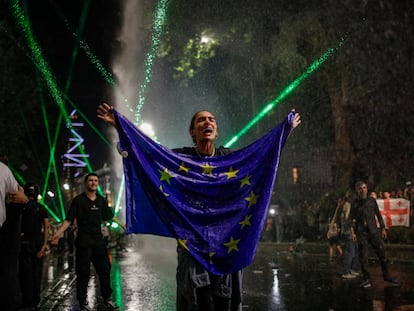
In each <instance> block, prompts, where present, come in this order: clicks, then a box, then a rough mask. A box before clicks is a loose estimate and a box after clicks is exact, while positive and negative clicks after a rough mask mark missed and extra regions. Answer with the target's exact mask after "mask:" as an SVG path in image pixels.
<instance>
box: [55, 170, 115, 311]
mask: <svg viewBox="0 0 414 311" xmlns="http://www.w3.org/2000/svg"><path fill="white" fill-rule="evenodd" d="M98 185H99V177H98V175H97V174H95V173H89V174H87V175H86V176H85V192H83V193H81V194H79V195H78V196H76V197H75V198H74V199H73V200H72V203H71V205H70V208H69V211H68V214H67V216H66V219H65V221H64V222H63V224H62V225H61V226H60V227H59V229H58V230H57V231H56V233H55V234H54V235H53V237H52V243H53V244H57V242H58V241H59V238H60V236H61V235H62V234H63V233H64V232H65V230H66V229H67V228H69V226H70V225H71V224H72V223H73V222H74V221H75V220H76V222H77V226H78V234H77V238H76V242H75V247H76V260H75V271H76V277H77V279H76V298H77V299H78V301H79V305H80V308H81V310H92V309H91V308H90V307H89V305H88V300H87V287H88V282H89V277H90V263H91V262H92V263H93V265H94V267H95V271H96V273H97V275H98V277H99V283H100V290H101V296H102V298H103V304H104V306H105V308H107V309H110V310H118V309H119V308H118V307H117V306H116V304H115V303H114V301H113V300H112V297H111V295H112V289H111V285H110V272H111V264H110V262H109V257H108V251H107V247H106V244H105V240H104V238H103V236H102V233H101V225H102V222H104V221H108V220H110V219H112V218H113V216H114V214H113V212H112V210H111V209H110V208H109V207H108V203H107V201H106V200H105V198H104V197H102V196H101V195H100V194H98V192H97V189H98Z"/></svg>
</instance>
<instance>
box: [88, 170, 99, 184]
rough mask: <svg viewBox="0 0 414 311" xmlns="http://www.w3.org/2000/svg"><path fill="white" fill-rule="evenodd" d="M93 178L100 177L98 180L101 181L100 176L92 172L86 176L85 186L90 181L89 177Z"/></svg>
mask: <svg viewBox="0 0 414 311" xmlns="http://www.w3.org/2000/svg"><path fill="white" fill-rule="evenodd" d="M91 176H96V177H98V179H99V176H98V174H96V173H93V172H92V173H88V174H86V176H85V179H84V182H85V184H86V182H87V181H88V178H89V177H91Z"/></svg>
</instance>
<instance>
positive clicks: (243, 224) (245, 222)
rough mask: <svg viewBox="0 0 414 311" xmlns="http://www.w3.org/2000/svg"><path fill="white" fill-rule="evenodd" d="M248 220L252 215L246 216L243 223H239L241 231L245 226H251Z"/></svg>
mask: <svg viewBox="0 0 414 311" xmlns="http://www.w3.org/2000/svg"><path fill="white" fill-rule="evenodd" d="M250 218H252V215H249V216H246V218H244V219H243V221H241V222H239V225H242V227H241V228H242V229H243V228H244V227H245V226H251V225H252V224H251V223H250Z"/></svg>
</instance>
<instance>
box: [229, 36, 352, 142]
mask: <svg viewBox="0 0 414 311" xmlns="http://www.w3.org/2000/svg"><path fill="white" fill-rule="evenodd" d="M343 42H344V38H342V39H341V41H340V42H339V44H338V46H337V47H335V48H328V49H327V50H326V51H325V52H324V53H323V54H322V55H321V56H320V57H319V58H317V59H316V60H315V61H314V62H313V63H312V64H310V66H309V67H308V68H307V69H306V70H305V72H304V73H302V74H301V75H300V76H299V77H298V78H296V79H295V80H293V81H292V82H291V83H290V84H289V85H288V86H287V87H285V88H284V89H283V90H282V92H281V93H280V94H279V95H278V96H277V97H276V98H275V99H274V100H272V101H271V102H270V103H268V104H267V105H266V106H265V107H264V108H263V109H262V110H261V111H260V112H259V113H258V114H257V115H256V116H255V117H254V118H253V119H252V120H250V121H249V122H248V123H247V125H246V126H245V127H243V128H242V129H241V130H240V131H239V132H238V133H237V134H236V135H234V136H233V137H232V138H231V139H230V140H229V141H228V142H227V143H226V144H225V145H224V146H225V147H227V148H228V147H231V146H232V145H233V144H234V143H235V142H237V141H238V140H239V139H240V137H242V136H243V135H244V134H246V133H247V131H248V130H249V129H251V128H252V127H253V126H254V125H255V124H256V123H257V122H259V121H260V120H261V119H262V118H263V117H264V116H266V115H267V114H268V113H269V112H270V111H271V110H272V109H273V108H275V107H276V106H277V105H278V104H279V103H280V102H281V101H282V100H283V99H285V98H286V97H287V96H288V95H289V94H290V93H292V92H293V90H295V89H296V88H297V87H299V85H300V84H301V83H302V81H303V80H304V79H306V78H307V77H308V76H309V75H310V74H312V73H313V72H314V71H315V70H317V69H318V68H319V67H320V66H322V64H323V63H325V62H326V60H328V59H329V58H330V57H331V56H332V55H333V54H334V53H335V52H336V51H337V50H338V49H339V48H340V47H341V46H342V44H343Z"/></svg>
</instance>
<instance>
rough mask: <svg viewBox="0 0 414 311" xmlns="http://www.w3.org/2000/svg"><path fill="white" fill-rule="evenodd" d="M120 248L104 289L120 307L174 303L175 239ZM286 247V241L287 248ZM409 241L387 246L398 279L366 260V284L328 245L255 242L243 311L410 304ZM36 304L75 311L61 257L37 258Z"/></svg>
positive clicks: (165, 308) (141, 239) (160, 309)
mask: <svg viewBox="0 0 414 311" xmlns="http://www.w3.org/2000/svg"><path fill="white" fill-rule="evenodd" d="M127 245H128V246H127V250H126V251H118V252H117V251H116V250H112V251H111V252H110V255H111V260H112V288H113V290H114V293H113V297H114V301H115V302H116V303H117V304H118V305H119V306H120V310H125V311H126V310H128V311H140V310H143V311H170V310H171V311H173V310H175V268H176V253H175V247H176V244H175V241H174V240H172V239H165V238H159V237H153V236H132V237H129V239H128V244H127ZM292 246H293V247H292ZM413 250H414V248H406V249H403V250H401V249H400V248H398V249H397V248H391V249H390V248H387V251H388V253H389V256H388V258H389V259H390V271H391V273H392V275H393V276H394V277H396V278H397V279H398V280H399V281H400V283H401V286H400V287H393V286H390V285H389V284H387V283H385V282H384V281H383V280H382V275H381V269H380V266H379V264H378V262H377V261H375V260H372V262H371V265H370V271H371V274H372V279H371V283H372V287H371V288H369V289H363V288H360V287H359V283H360V281H361V280H360V279H354V280H343V279H342V278H341V259H340V258H339V259H337V260H334V261H330V260H329V258H328V245H327V244H326V245H325V244H323V243H322V244H316V245H311V244H309V245H308V244H306V243H305V244H300V245H296V244H295V245H290V244H288V243H285V244H283V243H281V244H276V243H261V244H260V245H259V247H258V251H257V254H256V257H255V261H254V263H253V264H252V265H251V266H249V267H248V268H247V269H245V271H244V285H243V289H244V290H243V293H244V303H243V310H247V311H253V310H254V311H267V310H286V311H290V310H318V311H319V310H321V311H323V310H329V311H334V310H352V311H357V310H364V311H365V310H375V311H380V310H392V311H408V310H414V257H413V254H414V253H413ZM44 271H45V272H44V279H43V284H42V287H43V291H42V300H41V303H40V309H41V310H73V311H77V310H79V306H78V304H77V301H76V288H75V284H76V276H75V274H74V272H73V270H72V269H70V263H69V262H68V260H67V258H63V260H58V258H57V257H56V256H54V255H53V254H51V255H49V256H48V258H46V259H45V267H44ZM97 284H98V282H97V279H96V277H95V276H94V275H92V277H91V280H90V283H89V287H88V300H89V305H90V306H92V307H93V308H94V309H95V310H104V309H103V308H102V307H101V299H100V296H99V288H98V285H97Z"/></svg>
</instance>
